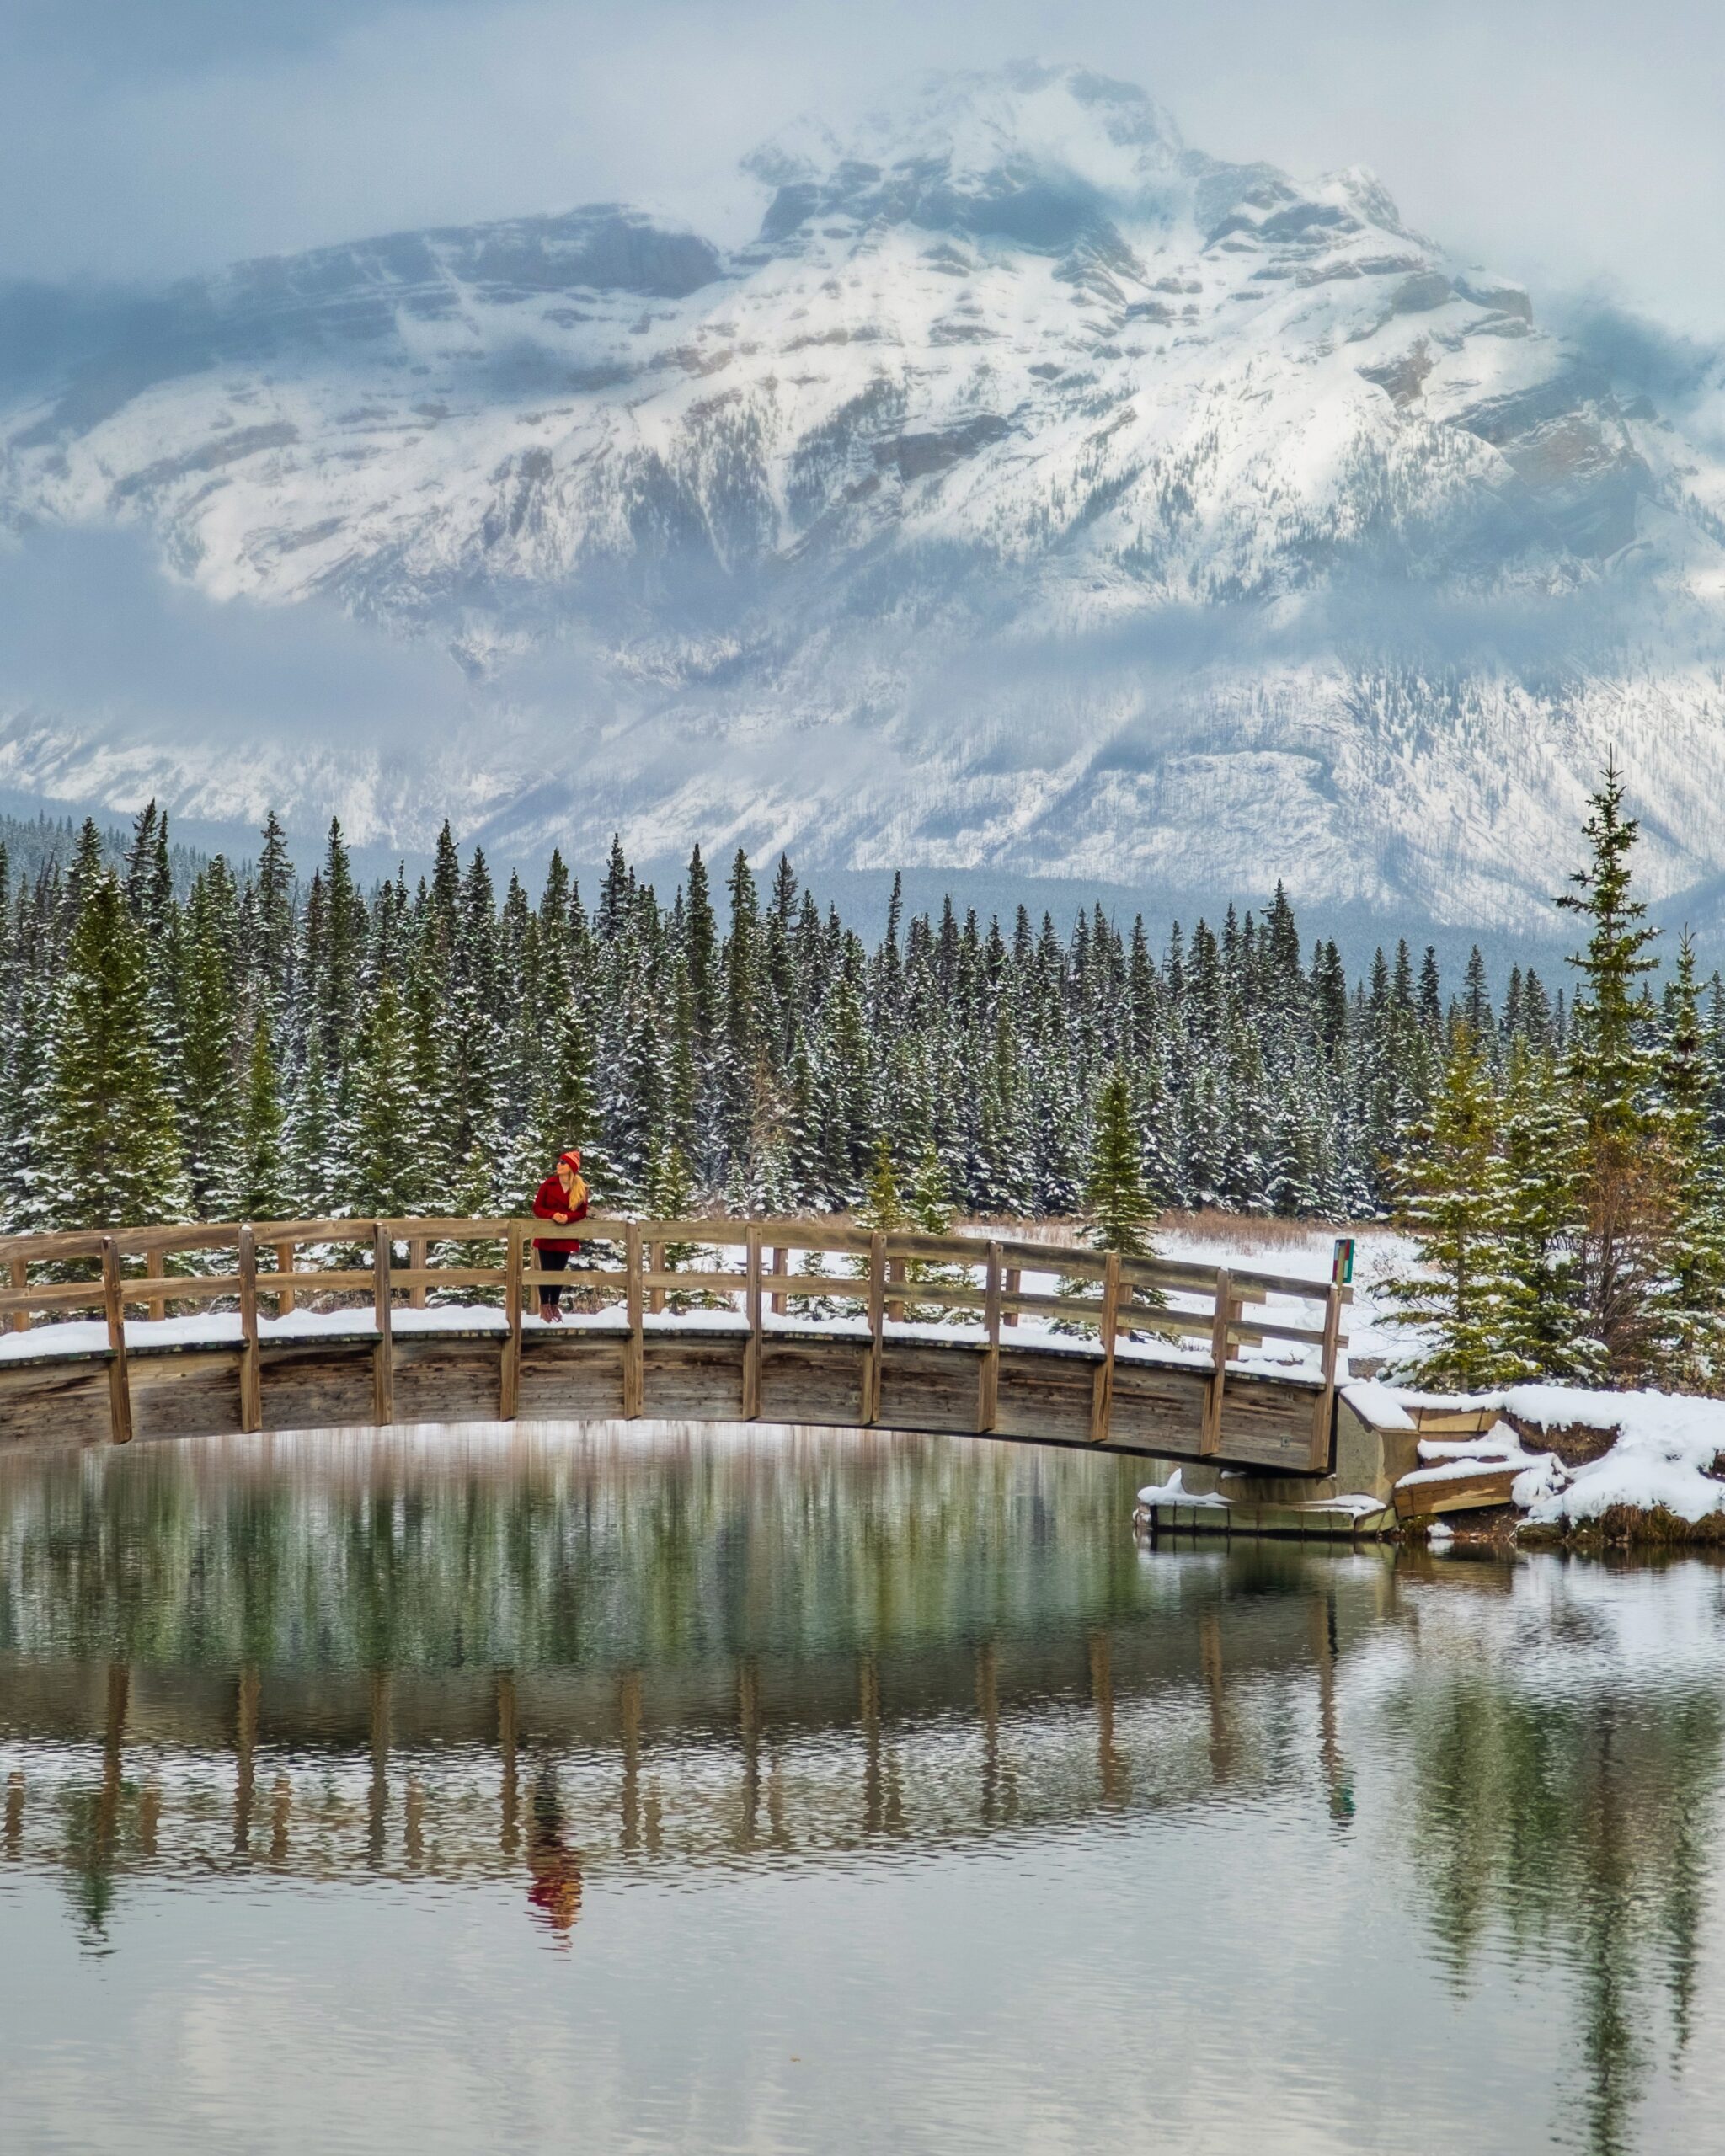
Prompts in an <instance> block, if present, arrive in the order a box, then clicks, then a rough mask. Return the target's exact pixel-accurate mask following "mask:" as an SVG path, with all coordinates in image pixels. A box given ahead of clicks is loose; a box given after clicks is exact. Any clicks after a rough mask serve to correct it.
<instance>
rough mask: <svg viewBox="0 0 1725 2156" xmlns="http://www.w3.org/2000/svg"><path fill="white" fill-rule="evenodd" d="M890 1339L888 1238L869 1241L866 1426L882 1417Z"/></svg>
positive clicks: (864, 1368)
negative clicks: (882, 1372) (882, 1368)
mask: <svg viewBox="0 0 1725 2156" xmlns="http://www.w3.org/2000/svg"><path fill="white" fill-rule="evenodd" d="M885 1337H886V1237H885V1236H884V1235H882V1234H881V1233H880V1231H879V1230H878V1229H877V1230H876V1231H875V1232H874V1234H873V1235H871V1236H870V1237H869V1238H868V1360H867V1362H866V1363H865V1364H863V1428H865V1429H866V1428H868V1426H869V1424H871V1423H873V1422H878V1421H879V1417H880V1361H881V1355H882V1353H883V1348H884V1341H885Z"/></svg>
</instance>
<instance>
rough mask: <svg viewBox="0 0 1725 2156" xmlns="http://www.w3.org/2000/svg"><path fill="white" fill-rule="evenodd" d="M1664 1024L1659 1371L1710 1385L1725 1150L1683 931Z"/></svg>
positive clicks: (1722, 1269)
mask: <svg viewBox="0 0 1725 2156" xmlns="http://www.w3.org/2000/svg"><path fill="white" fill-rule="evenodd" d="M1664 1032H1665V1040H1664V1052H1663V1054H1661V1056H1660V1059H1659V1070H1658V1083H1659V1117H1660V1129H1659V1142H1660V1146H1661V1150H1662V1151H1663V1153H1664V1155H1665V1158H1666V1159H1667V1161H1669V1167H1670V1177H1671V1187H1672V1200H1673V1205H1672V1219H1671V1235H1670V1244H1669V1250H1668V1252H1667V1255H1666V1262H1667V1267H1668V1271H1667V1275H1666V1278H1665V1281H1664V1289H1663V1293H1662V1295H1661V1298H1660V1300H1661V1310H1660V1313H1659V1316H1660V1326H1661V1331H1662V1335H1663V1337H1662V1339H1661V1342H1660V1348H1659V1374H1660V1375H1661V1376H1662V1377H1663V1378H1664V1380H1667V1381H1668V1382H1669V1383H1673V1384H1676V1385H1681V1386H1683V1387H1684V1388H1685V1390H1696V1391H1708V1392H1711V1391H1716V1390H1719V1388H1720V1385H1721V1383H1722V1380H1725V1155H1722V1153H1721V1150H1720V1148H1719V1147H1718V1145H1717V1144H1716V1143H1715V1142H1714V1141H1713V1140H1712V1135H1711V1133H1710V1131H1709V1129H1708V1110H1709V1107H1710V1104H1711V1097H1712V1070H1711V1068H1710V1065H1709V1061H1708V1057H1707V1053H1706V1044H1705V1042H1704V1040H1703V1038H1702V1032H1701V1011H1700V1006H1699V1000H1698V996H1697V992H1696V978H1695V947H1694V944H1693V943H1692V942H1691V941H1690V937H1689V934H1688V932H1687V931H1685V933H1684V936H1683V937H1682V940H1681V941H1680V943H1679V945H1678V950H1677V965H1676V969H1675V974H1674V978H1673V980H1672V982H1671V985H1670V987H1669V990H1668V991H1667V995H1666V1011H1665V1027H1664Z"/></svg>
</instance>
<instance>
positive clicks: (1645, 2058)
mask: <svg viewBox="0 0 1725 2156" xmlns="http://www.w3.org/2000/svg"><path fill="white" fill-rule="evenodd" d="M1430 1677H1431V1672H1430V1670H1429V1668H1428V1670H1427V1672H1426V1676H1425V1681H1423V1683H1422V1685H1421V1687H1420V1689H1419V1691H1418V1694H1416V1695H1414V1696H1413V1699H1412V1700H1411V1702H1410V1706H1411V1711H1412V1714H1413V1735H1414V1746H1415V1750H1414V1774H1413V1804H1414V1811H1415V1819H1416V1828H1417V1836H1418V1851H1417V1854H1416V1858H1415V1862H1414V1865H1413V1876H1414V1877H1415V1878H1416V1879H1417V1880H1418V1881H1420V1883H1421V1887H1422V1889H1423V1892H1424V1894H1425V1896H1426V1897H1427V1899H1428V1902H1429V1911H1430V1917H1431V1922H1432V1927H1433V1929H1434V1934H1435V1935H1436V1939H1437V1944H1438V1949H1439V1957H1440V1959H1441V1960H1442V1961H1443V1962H1444V1964H1445V1967H1447V1968H1448V1970H1449V1971H1450V1976H1451V1979H1452V1981H1453V1983H1455V1986H1456V1987H1457V1988H1458V1989H1465V1988H1466V1985H1467V1983H1468V1980H1469V1977H1470V1975H1471V1971H1472V1969H1473V1967H1474V1966H1475V1965H1476V1963H1477V1961H1478V1958H1479V1956H1480V1954H1481V1952H1482V1949H1483V1947H1484V1946H1485V1945H1486V1943H1487V1939H1488V1938H1489V1937H1492V1936H1497V1937H1504V1936H1507V1939H1508V1941H1509V1945H1511V1946H1513V1947H1514V1950H1515V1955H1516V1958H1517V1959H1518V1960H1519V1961H1530V1960H1534V1959H1537V1960H1538V1961H1541V1962H1555V1963H1557V1964H1558V1965H1560V1966H1562V1967H1567V1968H1568V1969H1570V1970H1572V1971H1573V1972H1574V1973H1575V1975H1576V1977H1577V1980H1578V1984H1579V1988H1580V2000H1579V2004H1580V2008H1581V2012H1580V2015H1579V2018H1578V2030H1579V2039H1580V2043H1581V2046H1582V2049H1583V2054H1584V2066H1585V2074H1584V2080H1583V2088H1582V2089H1581V2091H1580V2093H1579V2094H1578V2098H1577V2104H1578V2114H1579V2115H1578V2116H1575V2117H1573V2118H1564V2119H1561V2120H1560V2121H1559V2122H1558V2131H1559V2133H1560V2135H1561V2136H1562V2137H1563V2138H1565V2139H1567V2140H1572V2141H1576V2142H1578V2143H1580V2144H1581V2145H1582V2146H1583V2147H1585V2148H1588V2149H1589V2151H1592V2152H1594V2156H1619V2152H1621V2151H1624V2150H1626V2149H1627V2148H1629V2147H1630V2146H1631V2145H1632V2143H1631V2122H1632V2114H1633V2111H1634V2107H1635V2105H1636V2103H1637V2099H1638V2097H1639V2095H1640V2093H1641V2090H1642V2087H1643V2085H1644V2084H1645V2080H1646V2077H1647V2074H1648V2071H1649V2069H1650V2068H1651V2066H1652V2064H1653V2040H1652V2033H1651V2031H1652V2025H1653V2011H1652V2008H1653V1993H1654V1992H1655V1989H1656V1988H1657V1987H1658V1986H1659V1985H1660V1984H1661V1983H1663V1987H1664V1993H1665V1997H1666V1999H1667V2001H1668V2003H1669V2009H1670V2014H1671V2021H1672V2029H1673V2037H1674V2044H1675V2047H1676V2048H1677V2049H1678V2050H1679V2051H1681V2049H1682V2047H1683V2046H1684V2044H1685V2041H1687V2038H1688V2035H1689V2030H1690V2014H1691V2010H1692V2007H1693V2002H1694V1997H1695V1988H1696V1968H1697V1940H1698V1935H1699V1931H1700V1926H1701V1916H1702V1899H1703V1887H1702V1879H1703V1865H1704V1862H1705V1847H1704V1836H1705V1832H1706V1823H1705V1822H1706V1819H1707V1817H1708V1815H1709V1812H1710V1807H1711V1806H1712V1804H1713V1802H1714V1801H1715V1799H1716V1797H1717V1792H1718V1789H1719V1784H1720V1777H1721V1749H1722V1748H1721V1736H1722V1717H1721V1711H1720V1703H1719V1701H1718V1700H1717V1698H1716V1697H1714V1696H1713V1695H1712V1694H1707V1693H1702V1692H1695V1693H1690V1694H1675V1693H1672V1692H1669V1691H1661V1690H1654V1689H1646V1690H1637V1691H1635V1692H1631V1691H1629V1690H1628V1689H1624V1690H1623V1691H1622V1692H1621V1693H1618V1694H1608V1695H1606V1696H1605V1697H1603V1698H1602V1697H1601V1696H1599V1694H1598V1693H1597V1692H1593V1693H1584V1694H1577V1695H1575V1696H1573V1697H1562V1696H1559V1697H1550V1696H1541V1695H1540V1694H1536V1693H1535V1692H1533V1691H1531V1690H1529V1689H1525V1688H1524V1687H1523V1686H1522V1685H1520V1684H1516V1683H1514V1682H1513V1681H1509V1680H1508V1679H1506V1678H1503V1676H1502V1675H1501V1674H1499V1673H1497V1672H1495V1671H1493V1669H1492V1668H1490V1666H1489V1663H1488V1662H1485V1661H1484V1660H1483V1659H1482V1660H1481V1661H1479V1662H1476V1663H1475V1665H1474V1666H1473V1668H1471V1669H1470V1670H1469V1671H1468V1673H1466V1674H1465V1675H1464V1674H1458V1675H1457V1676H1456V1677H1455V1680H1454V1682H1453V1683H1451V1684H1447V1685H1441V1684H1434V1683H1432V1682H1431V1681H1430Z"/></svg>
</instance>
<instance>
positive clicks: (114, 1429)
mask: <svg viewBox="0 0 1725 2156" xmlns="http://www.w3.org/2000/svg"><path fill="white" fill-rule="evenodd" d="M121 1292H122V1290H121V1283H120V1251H119V1248H118V1246H116V1245H115V1241H114V1238H113V1236H112V1235H104V1236H103V1238H102V1307H103V1310H104V1313H105V1315H106V1316H107V1320H108V1348H109V1354H110V1356H111V1357H112V1360H111V1361H110V1362H109V1365H108V1427H109V1436H110V1437H111V1438H113V1440H114V1442H115V1444H117V1445H123V1444H130V1442H131V1373H130V1372H129V1371H128V1370H127V1369H126V1305H125V1304H124V1303H123V1302H122V1301H121V1300H120V1295H121Z"/></svg>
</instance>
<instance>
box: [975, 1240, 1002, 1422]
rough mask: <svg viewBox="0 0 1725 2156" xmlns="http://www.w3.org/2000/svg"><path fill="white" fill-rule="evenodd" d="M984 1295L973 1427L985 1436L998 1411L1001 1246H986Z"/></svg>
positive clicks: (997, 1418)
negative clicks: (985, 1340)
mask: <svg viewBox="0 0 1725 2156" xmlns="http://www.w3.org/2000/svg"><path fill="white" fill-rule="evenodd" d="M983 1292H984V1309H983V1319H982V1322H983V1326H984V1329H985V1331H986V1332H987V1335H988V1345H987V1346H986V1347H985V1348H984V1349H983V1351H982V1369H981V1370H980V1374H978V1377H977V1380H976V1428H977V1429H978V1431H979V1432H980V1433H981V1434H982V1435H983V1436H985V1437H986V1436H987V1434H988V1433H989V1432H990V1431H991V1430H992V1429H993V1428H994V1426H995V1424H996V1422H998V1421H999V1420H1000V1412H1001V1246H1000V1245H999V1244H998V1243H991V1244H990V1245H989V1246H988V1285H987V1287H986V1288H985V1290H984V1291H983Z"/></svg>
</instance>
